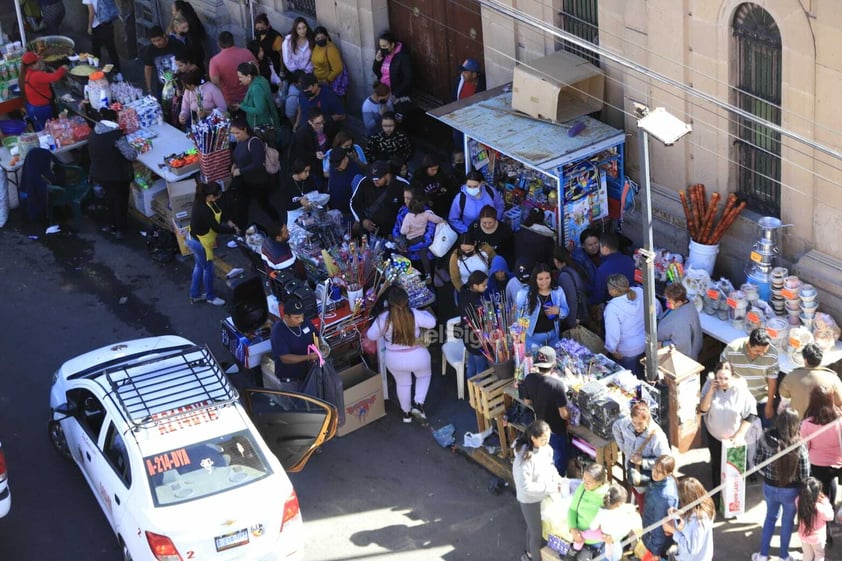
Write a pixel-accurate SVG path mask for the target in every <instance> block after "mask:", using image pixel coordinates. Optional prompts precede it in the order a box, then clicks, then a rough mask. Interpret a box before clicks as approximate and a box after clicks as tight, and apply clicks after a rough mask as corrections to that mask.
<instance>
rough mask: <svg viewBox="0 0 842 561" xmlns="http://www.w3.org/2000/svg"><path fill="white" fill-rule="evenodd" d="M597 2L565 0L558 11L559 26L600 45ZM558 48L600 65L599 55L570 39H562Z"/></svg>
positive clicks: (595, 0)
mask: <svg viewBox="0 0 842 561" xmlns="http://www.w3.org/2000/svg"><path fill="white" fill-rule="evenodd" d="M597 3H598V2H597V0H563V2H562V11H561V12H559V13H558V20H559V21H558V26H559V27H561V28H562V29H564V30H565V31H567V32H568V33H571V34H573V35H575V36H576V37H579V38H581V39H584V40H585V41H588V42H590V43H593V44H594V45H599V20H598V18H597ZM556 49H563V50H565V51H567V52H570V53H573V54H574V55H577V56H580V57H582V58H583V59H585V60H587V61H588V62H590V63H591V64H593V65H595V66H599V55H597V54H595V53H593V52H591V51H589V50H586V49H583V48H581V47H579V46H577V45H574V44H573V43H571V42H569V41H565V40H563V39H562V40H561V41H559V42H558V44H557V45H556Z"/></svg>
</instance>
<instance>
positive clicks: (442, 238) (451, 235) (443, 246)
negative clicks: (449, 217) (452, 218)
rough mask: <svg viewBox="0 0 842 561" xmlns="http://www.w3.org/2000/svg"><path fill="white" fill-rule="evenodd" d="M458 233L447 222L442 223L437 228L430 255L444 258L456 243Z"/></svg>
mask: <svg viewBox="0 0 842 561" xmlns="http://www.w3.org/2000/svg"><path fill="white" fill-rule="evenodd" d="M457 237H458V236H457V234H456V232H455V231H454V230H453V228H451V227H450V224H448V223H447V222H442V223H441V224H438V225H437V226H436V234H435V237H434V238H433V243H431V244H430V253H432V254H433V255H435V256H436V257H444V256H445V255H447V252H448V251H450V248H451V247H453V244H455V243H456V238H457Z"/></svg>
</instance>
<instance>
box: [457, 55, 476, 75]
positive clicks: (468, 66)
mask: <svg viewBox="0 0 842 561" xmlns="http://www.w3.org/2000/svg"><path fill="white" fill-rule="evenodd" d="M459 70H467V71H468V72H480V71H481V69H480V65H479V62H477V59H475V58H466V59H465V62H463V63H462V66H460V67H459Z"/></svg>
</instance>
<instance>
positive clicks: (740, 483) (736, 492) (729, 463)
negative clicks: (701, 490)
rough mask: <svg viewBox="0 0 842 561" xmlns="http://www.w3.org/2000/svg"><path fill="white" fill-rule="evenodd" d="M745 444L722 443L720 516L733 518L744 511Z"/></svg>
mask: <svg viewBox="0 0 842 561" xmlns="http://www.w3.org/2000/svg"><path fill="white" fill-rule="evenodd" d="M745 472H746V445H745V444H739V445H736V446H735V445H732V444H729V443H728V442H723V443H722V500H720V501H719V502H720V504H721V505H722V516H723V517H724V518H733V517H735V516H738V515H740V514H743V513H744V512H745V506H746V505H745V502H746V483H745V479H744V478H743V474H744V473H745Z"/></svg>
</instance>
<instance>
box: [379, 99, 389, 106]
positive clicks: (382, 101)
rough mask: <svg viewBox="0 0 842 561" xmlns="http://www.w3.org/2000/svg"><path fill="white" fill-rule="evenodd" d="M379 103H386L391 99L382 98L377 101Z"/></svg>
mask: <svg viewBox="0 0 842 561" xmlns="http://www.w3.org/2000/svg"><path fill="white" fill-rule="evenodd" d="M377 103H379V104H380V105H386V104H387V103H389V100H388V99H380V100H378V101H377Z"/></svg>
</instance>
